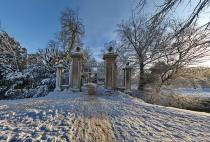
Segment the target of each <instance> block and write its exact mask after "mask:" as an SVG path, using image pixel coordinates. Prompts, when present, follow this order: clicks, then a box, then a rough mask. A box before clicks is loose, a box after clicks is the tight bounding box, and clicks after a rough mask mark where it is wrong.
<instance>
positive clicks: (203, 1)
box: [138, 0, 210, 34]
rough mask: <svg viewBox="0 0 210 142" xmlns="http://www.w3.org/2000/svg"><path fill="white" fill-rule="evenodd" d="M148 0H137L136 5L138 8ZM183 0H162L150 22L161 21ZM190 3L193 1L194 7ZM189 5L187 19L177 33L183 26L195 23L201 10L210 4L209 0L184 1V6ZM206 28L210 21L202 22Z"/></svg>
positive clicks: (178, 31)
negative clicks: (189, 10) (189, 9)
mask: <svg viewBox="0 0 210 142" xmlns="http://www.w3.org/2000/svg"><path fill="white" fill-rule="evenodd" d="M147 1H148V0H139V3H138V6H139V7H140V9H141V8H142V7H143V6H144V5H145V3H146V2H147ZM184 2H186V1H184V0H164V1H163V4H162V5H161V6H160V7H159V10H157V12H156V13H155V14H154V16H153V17H152V18H151V20H152V23H156V22H157V21H161V19H165V18H166V16H167V15H168V14H169V13H170V12H171V11H173V10H175V9H176V8H177V7H178V6H179V5H182V4H184ZM191 3H193V5H194V4H195V5H194V7H192V6H191ZM190 6H191V9H192V11H191V13H190V14H189V15H188V17H187V19H186V20H185V22H184V24H183V25H182V27H180V29H179V30H177V33H175V34H179V33H180V32H182V31H183V30H184V29H185V28H187V27H189V26H190V25H191V24H193V23H196V21H197V20H198V19H199V16H200V14H201V12H202V11H204V10H205V8H208V7H209V6H210V0H198V1H193V0H188V1H187V3H186V7H190ZM204 25H205V26H206V28H208V26H209V25H210V22H207V23H205V24H204Z"/></svg>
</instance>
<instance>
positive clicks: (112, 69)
mask: <svg viewBox="0 0 210 142" xmlns="http://www.w3.org/2000/svg"><path fill="white" fill-rule="evenodd" d="M117 56H118V54H115V53H113V52H112V47H110V49H109V52H108V53H106V54H104V56H103V59H104V60H105V88H106V89H114V90H115V89H116V87H117V86H116V81H117V65H116V62H115V60H116V58H117Z"/></svg>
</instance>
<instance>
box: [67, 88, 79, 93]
mask: <svg viewBox="0 0 210 142" xmlns="http://www.w3.org/2000/svg"><path fill="white" fill-rule="evenodd" d="M69 91H72V92H80V89H74V88H69Z"/></svg>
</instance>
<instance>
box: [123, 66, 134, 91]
mask: <svg viewBox="0 0 210 142" xmlns="http://www.w3.org/2000/svg"><path fill="white" fill-rule="evenodd" d="M123 70H124V87H125V92H130V91H131V70H132V67H131V66H129V63H127V64H126V66H125V68H124V69H123Z"/></svg>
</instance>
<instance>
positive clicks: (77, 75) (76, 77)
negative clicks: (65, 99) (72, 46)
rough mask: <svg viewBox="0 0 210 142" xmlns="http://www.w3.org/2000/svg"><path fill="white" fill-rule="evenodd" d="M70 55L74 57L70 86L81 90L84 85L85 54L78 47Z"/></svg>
mask: <svg viewBox="0 0 210 142" xmlns="http://www.w3.org/2000/svg"><path fill="white" fill-rule="evenodd" d="M70 57H71V58H72V65H71V72H70V74H71V75H70V76H71V79H70V88H71V89H73V90H78V91H79V90H81V86H82V75H83V62H84V59H85V58H84V54H83V53H82V52H80V49H77V51H76V52H73V53H72V54H71V55H70Z"/></svg>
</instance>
